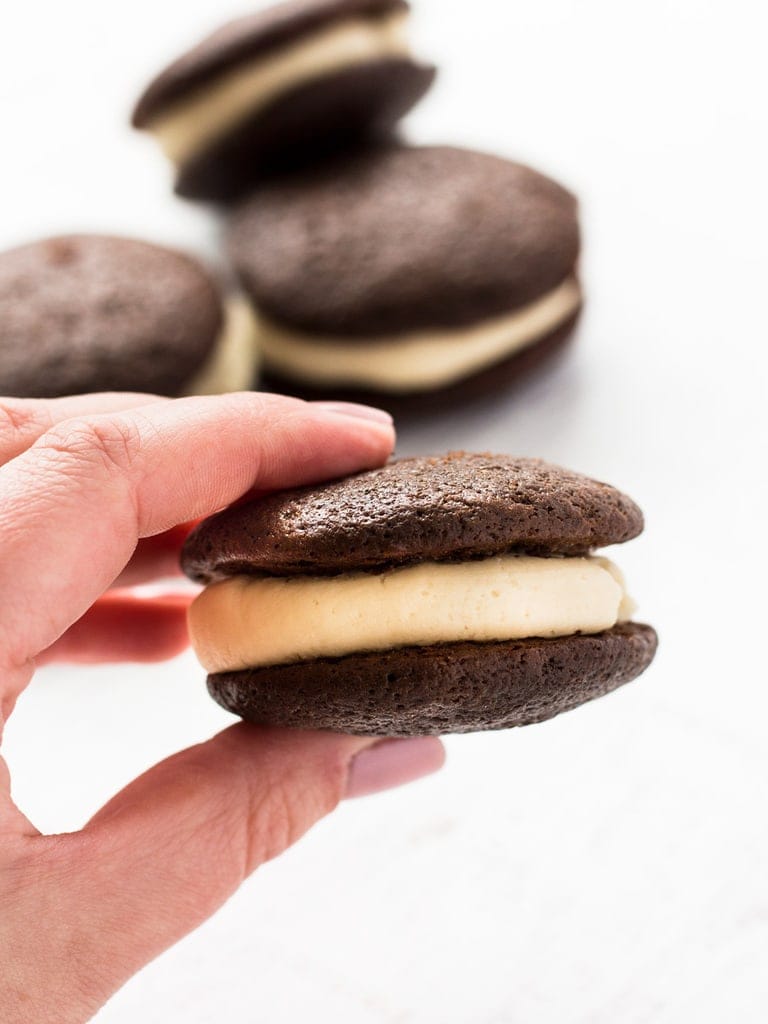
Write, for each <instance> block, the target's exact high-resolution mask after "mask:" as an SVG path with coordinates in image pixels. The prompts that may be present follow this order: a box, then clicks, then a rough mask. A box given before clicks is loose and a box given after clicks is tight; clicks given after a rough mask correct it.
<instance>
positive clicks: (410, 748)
mask: <svg viewBox="0 0 768 1024" xmlns="http://www.w3.org/2000/svg"><path fill="white" fill-rule="evenodd" d="M393 444H394V432H393V428H392V426H391V423H390V422H389V421H388V419H387V418H386V417H385V416H383V415H382V414H378V413H376V412H375V411H373V410H366V409H365V408H361V407H350V406H332V407H329V406H327V405H320V404H317V403H314V404H307V403H304V402H300V401H298V400H295V399H288V398H282V397H279V396H274V395H256V394H241V395H228V396H225V397H220V398H190V399H180V400H175V401H171V400H167V399H158V398H155V397H154V396H149V395H90V396H82V397H76V398H67V399H58V400H55V401H24V400H17V399H4V400H0V594H4V595H11V594H12V595H13V600H12V601H4V602H3V603H2V605H0V738H1V737H2V730H3V727H4V725H5V723H6V722H7V721H8V718H9V716H10V715H11V713H12V712H13V708H14V705H15V703H16V700H17V698H18V697H19V695H20V694H21V693H22V692H23V690H24V689H25V688H26V686H28V685H29V683H30V681H31V680H32V677H33V674H34V671H35V667H36V665H39V664H43V663H48V662H53V661H57V660H66V661H69V662H80V663H98V662H107V661H119V660H131V661H146V662H149V661H158V660H162V659H165V658H169V657H172V656H173V655H175V654H177V653H179V652H180V651H181V650H182V649H183V648H184V647H185V646H186V643H187V634H186V600H185V599H182V598H175V599H166V600H154V601H148V600H146V599H144V600H140V599H139V598H137V597H135V596H132V595H131V594H129V593H126V592H125V591H124V590H115V587H126V586H130V585H131V584H136V583H141V582H147V581H150V580H153V579H156V578H158V577H161V576H166V575H168V573H169V572H174V571H176V566H177V559H178V549H179V545H180V542H181V538H182V536H183V530H181V529H180V528H179V524H184V523H187V522H189V521H190V520H195V519H198V518H201V517H203V516H206V515H209V514H211V513H212V512H214V511H216V510H218V509H220V508H222V507H224V506H226V505H228V504H229V503H231V502H232V501H235V500H237V499H238V498H239V497H241V496H242V495H243V494H246V493H248V492H250V491H264V490H271V489H275V488H281V487H290V486H295V485H299V484H303V483H314V482H317V481H320V480H323V479H327V478H331V477H336V476H340V475H343V474H347V473H351V472H355V471H357V470H360V469H364V468H370V467H374V466H377V465H380V464H382V463H383V462H385V461H386V459H387V458H388V456H389V455H390V453H391V451H392V447H393ZM137 671H140V669H138V668H137ZM190 685H192V686H195V685H201V680H190ZM442 760H443V749H442V746H441V744H440V743H439V741H438V740H434V739H424V740H415V741H399V742H395V741H389V742H386V743H383V744H382V743H380V742H379V743H377V741H375V740H371V739H366V738H360V737H357V738H356V737H348V736H340V735H332V734H330V733H298V732H289V731H281V730H274V729H266V728H260V727H256V726H249V725H244V724H238V725H234V726H232V727H231V728H229V729H227V730H225V731H224V732H222V733H220V734H219V735H218V736H215V737H213V739H211V740H209V741H208V742H206V743H203V744H200V745H199V746H196V747H193V748H190V749H188V750H185V751H183V752H181V753H179V754H176V755H175V756H173V757H171V758H170V759H168V760H166V761H164V762H162V763H161V764H159V765H157V766H156V767H154V768H152V769H151V770H150V771H149V772H147V773H146V774H144V775H142V776H141V777H140V778H138V779H136V780H135V781H134V782H132V783H131V784H130V785H129V786H127V787H126V789H124V790H123V791H122V792H120V793H118V794H117V795H116V796H115V797H113V799H112V800H110V801H109V802H108V803H107V804H106V806H104V807H102V808H101V810H98V811H97V812H96V813H95V814H94V816H93V817H92V818H91V820H90V821H89V822H88V823H87V824H86V825H85V826H84V828H82V829H81V830H80V831H79V832H74V833H69V834H66V835H60V836H45V835H41V833H40V832H39V831H38V830H37V829H36V828H35V827H34V825H33V824H32V823H31V822H30V821H29V820H28V819H27V818H26V816H25V815H24V813H23V812H22V810H21V809H19V808H17V807H16V805H15V804H14V802H13V800H12V797H11V780H10V775H9V772H8V767H7V765H6V763H5V761H3V760H2V758H0V951H2V952H1V953H0V1020H2V1021H3V1022H5V1024H21V1022H24V1024H49V1022H50V1024H53V1022H55V1024H80V1022H84V1021H87V1020H89V1019H90V1018H91V1017H92V1016H93V1014H95V1013H96V1011H97V1010H98V1009H99V1008H100V1007H101V1006H102V1005H103V1004H104V1003H105V1002H106V1000H107V999H108V998H109V997H110V996H111V995H112V994H113V993H114V992H115V991H116V990H117V989H118V988H119V987H120V986H121V985H123V984H124V983H125V982H126V981H127V980H128V979H129V978H130V977H131V976H132V975H133V974H135V973H136V972H137V971H138V970H140V969H141V968H142V967H143V966H144V965H145V964H147V963H148V962H149V961H150V960H152V959H153V958H154V957H156V956H157V955H158V954H159V953H160V952H162V951H163V950H165V949H167V948H168V947H169V946H171V945H172V944H173V943H174V942H177V941H178V940H179V939H181V938H182V937H183V936H184V935H186V934H187V933H189V932H190V931H192V930H193V929H195V928H197V927H198V926H199V925H200V924H202V922H203V921H205V919H206V918H208V917H209V916H210V915H211V914H212V913H213V912H214V911H215V910H216V909H217V908H218V907H220V906H221V904H222V903H223V902H224V901H225V900H227V899H228V898H229V897H230V896H231V895H232V894H233V893H234V892H235V890H236V889H237V888H238V886H239V885H240V883H241V882H242V881H243V880H244V879H245V878H247V877H248V875H250V874H251V873H252V872H253V871H254V870H255V869H256V868H257V867H258V866H259V865H260V864H263V863H264V862H265V861H267V860H269V859H270V858H272V857H274V856H276V855H278V854H279V853H281V852H282V851H283V850H285V849H286V848H287V847H288V846H290V845H291V844H292V843H293V842H295V841H296V840H297V839H299V838H300V837H301V836H302V835H303V834H304V833H305V832H306V831H307V829H309V828H310V827H311V826H312V825H313V824H314V823H315V822H316V821H317V820H318V819H319V818H321V817H323V816H324V815H326V814H328V813H329V812H330V811H331V810H333V809H334V808H335V807H336V805H337V804H338V803H339V801H340V800H342V799H343V798H345V797H348V796H360V795H365V794H367V793H371V792H375V791H377V790H379V789H384V788H387V787H389V786H393V785H398V784H400V783H402V782H407V781H409V780H411V779H414V778H418V777H420V776H422V775H425V774H427V773H429V772H431V771H434V770H436V769H437V768H439V767H440V765H441V764H442ZM127 922H129V923H130V925H129V926H126V923H127Z"/></svg>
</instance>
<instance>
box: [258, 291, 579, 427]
mask: <svg viewBox="0 0 768 1024" xmlns="http://www.w3.org/2000/svg"><path fill="white" fill-rule="evenodd" d="M580 316H581V310H579V311H578V312H577V313H576V314H575V315H574V316H572V317H571V318H570V319H569V320H568V321H566V322H565V323H564V324H561V325H560V327H558V328H557V329H556V330H554V331H552V332H550V333H549V334H547V335H546V336H545V337H543V338H541V339H540V340H539V341H537V342H534V344H532V345H528V346H526V347H525V348H524V349H521V350H520V351H519V352H516V353H515V354H514V355H513V356H510V357H509V358H508V359H505V360H504V361H503V362H501V363H495V364H494V365H493V366H488V367H486V368H485V369H484V370H481V371H480V372H479V373H476V374H474V376H472V377H467V378H465V379H464V380H460V381H457V382H456V383H455V384H451V385H449V386H448V387H444V388H440V389H439V390H435V391H426V392H413V393H411V394H388V393H384V392H381V391H366V390H362V389H359V388H354V389H350V388H343V387H342V388H330V387H312V386H310V385H307V384H304V383H299V382H297V381H295V380H288V379H287V378H285V377H282V376H280V375H278V374H276V373H275V372H274V371H271V370H270V369H269V367H265V368H264V370H263V372H262V374H261V378H260V387H261V389H262V390H263V391H270V392H277V393H280V394H288V395H293V396H295V397H297V398H303V399H306V400H307V401H323V400H329V399H330V400H334V401H345V402H362V403H363V404H365V405H376V406H378V407H379V408H382V409H386V410H387V412H390V413H392V415H393V416H396V417H398V419H404V420H408V419H417V418H418V417H420V416H424V415H426V414H433V413H438V414H439V413H440V411H441V410H442V409H445V410H447V411H450V412H452V413H453V412H455V410H456V403H457V402H460V403H461V405H462V407H463V408H468V407H470V406H471V405H472V404H473V403H481V402H482V403H484V402H487V401H488V400H489V399H493V398H495V397H497V396H500V395H503V394H506V393H508V392H510V391H512V390H513V389H514V388H515V387H517V386H520V385H524V384H525V382H526V380H527V379H528V378H529V377H531V376H535V375H536V373H537V372H538V371H540V370H541V371H543V370H545V369H547V368H549V367H550V366H551V364H552V362H553V361H554V360H555V359H557V357H558V356H559V355H561V354H562V353H563V352H564V351H565V349H566V348H567V346H568V344H569V343H570V342H571V340H572V338H573V334H574V331H575V329H576V326H577V324H578V321H579V318H580Z"/></svg>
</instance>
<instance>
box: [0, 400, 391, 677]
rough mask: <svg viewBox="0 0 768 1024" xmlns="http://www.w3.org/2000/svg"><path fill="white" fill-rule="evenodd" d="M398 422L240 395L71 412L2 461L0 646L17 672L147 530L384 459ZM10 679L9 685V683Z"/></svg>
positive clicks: (103, 584) (97, 590)
mask: <svg viewBox="0 0 768 1024" xmlns="http://www.w3.org/2000/svg"><path fill="white" fill-rule="evenodd" d="M393 441H394V435H393V430H392V427H391V424H390V423H388V422H382V421H381V419H379V420H373V419H371V420H369V419H361V418H359V411H357V410H356V411H355V412H354V414H352V415H350V414H348V413H347V412H336V411H329V410H328V409H325V408H323V407H319V406H314V405H311V404H307V403H305V402H301V401H298V400H296V399H288V398H281V397H279V396H275V395H257V394H240V395H226V396H223V397H219V398H189V399H180V400H177V401H173V402H157V403H154V404H151V405H145V406H143V407H141V408H139V409H132V410H126V411H123V412H120V413H111V414H108V415H97V416H88V417H81V418H78V419H73V420H67V421H65V422H64V423H61V424H59V425H58V426H55V427H54V428H52V429H51V430H50V431H48V432H47V433H46V434H44V435H43V436H42V437H41V438H40V439H39V440H38V441H37V442H36V443H35V444H34V445H33V446H32V448H30V449H28V450H27V451H26V452H24V453H23V454H22V455H20V456H19V457H18V458H16V459H14V460H13V461H12V462H10V463H8V464H6V465H5V466H3V467H2V468H0V494H1V495H2V505H1V506H0V534H1V535H2V536H3V537H4V547H3V552H2V556H3V557H2V559H1V560H0V593H2V594H3V602H4V604H3V614H2V617H1V618H0V650H2V652H3V654H2V656H3V658H4V659H5V664H6V666H7V669H8V671H9V673H10V672H11V671H12V670H18V674H19V676H21V675H22V674H23V672H24V670H25V667H26V665H27V662H28V660H29V659H30V658H34V657H35V656H36V655H37V654H38V653H39V652H40V651H43V650H46V649H47V648H49V647H50V646H51V645H52V644H53V643H54V642H55V641H56V640H57V639H58V638H59V637H60V636H61V635H62V634H63V633H64V631H65V630H66V629H67V628H68V627H69V626H71V625H72V624H73V622H75V621H77V620H78V619H79V618H80V617H81V616H82V615H84V614H85V612H86V611H87V609H88V608H89V607H90V606H91V605H92V604H93V603H94V601H96V600H97V598H98V597H99V596H100V595H101V594H102V593H103V592H104V591H105V590H106V589H107V588H108V587H109V586H110V585H111V584H112V583H113V582H114V581H115V579H116V578H117V577H118V576H119V574H120V573H121V572H122V571H123V569H124V568H125V566H126V565H127V564H128V562H129V560H130V558H131V556H132V554H133V552H134V551H135V549H136V545H137V543H138V541H139V540H140V539H141V538H145V537H151V536H154V535H156V534H158V533H161V532H163V531H166V530H169V529H171V528H172V527H173V526H175V525H176V524H178V523H180V522H185V521H188V520H190V519H196V518H199V517H202V516H205V515H208V514H210V513H212V512H214V511H216V510H218V509H220V508H222V507H224V506H226V505H228V504H230V503H231V502H232V501H234V500H235V499H237V498H238V497H239V496H241V495H242V494H243V493H245V492H246V491H248V490H250V489H251V488H263V489H272V488H276V487H289V486H293V485H297V484H302V483H310V482H315V481H318V480H322V479H326V478H329V477H334V476H341V475H344V474H347V473H350V472H353V471H355V470H360V469H364V468H368V467H372V466H376V465H380V464H382V463H383V462H384V461H386V459H387V457H388V455H389V454H390V452H391V449H392V446H393ZM11 685H12V684H11Z"/></svg>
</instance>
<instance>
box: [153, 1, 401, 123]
mask: <svg viewBox="0 0 768 1024" xmlns="http://www.w3.org/2000/svg"><path fill="white" fill-rule="evenodd" d="M398 10H403V11H406V10H408V4H407V3H406V2H405V0H289V2H288V3H282V4H277V5H276V6H274V7H269V8H267V9H266V10H261V11H256V12H255V13H253V14H248V15H246V16H245V17H243V18H237V19H236V20H235V21H230V22H227V24H226V25H222V26H221V28H219V29H217V30H216V31H215V32H213V33H211V35H209V36H206V38H205V39H203V40H202V41H201V42H200V43H198V44H197V46H195V47H194V48H193V49H191V50H189V51H188V52H187V53H185V54H183V55H182V56H181V57H179V58H178V60H175V61H174V62H173V63H172V64H171V65H170V66H169V67H167V68H166V69H165V70H164V71H162V72H161V73H160V74H159V75H158V76H157V78H155V79H154V81H152V82H151V83H150V85H149V86H148V87H147V89H146V91H145V92H144V94H143V95H142V96H141V98H140V99H139V101H138V103H137V104H136V109H135V110H134V113H133V124H134V125H135V127H137V128H143V127H145V126H146V125H147V124H148V123H149V122H150V121H152V119H153V118H155V117H156V116H157V115H158V114H161V113H162V112H164V111H165V110H166V109H167V108H168V107H169V106H171V105H172V104H173V103H174V102H175V101H176V100H178V99H181V98H182V97H183V96H185V95H187V94H188V93H189V92H190V91H192V90H194V89H196V88H197V87H198V86H200V85H203V84H204V83H205V82H206V81H209V80H210V79H212V78H214V77H215V76H216V75H218V74H219V73H220V72H221V71H223V70H225V69H227V68H228V67H230V66H231V65H234V64H238V63H240V62H241V61H246V60H250V59H251V58H252V57H258V56H260V55H262V54H264V53H266V52H268V51H269V50H271V49H273V48H276V47H279V46H283V45H284V44H286V43H290V42H294V41H296V40H298V39H300V38H301V37H302V36H304V35H307V34H308V33H310V32H313V31H314V30H315V29H319V28H324V27H325V26H326V25H328V24H330V23H332V22H335V21H339V20H342V19H346V18H354V17H356V16H357V17H372V16H373V17H375V16H376V15H378V14H385V13H388V12H390V11H398Z"/></svg>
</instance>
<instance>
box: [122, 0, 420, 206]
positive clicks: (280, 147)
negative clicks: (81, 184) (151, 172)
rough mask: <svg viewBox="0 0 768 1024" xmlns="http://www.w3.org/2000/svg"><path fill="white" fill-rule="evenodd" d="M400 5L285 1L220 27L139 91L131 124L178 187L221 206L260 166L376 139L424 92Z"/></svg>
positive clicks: (265, 169)
mask: <svg viewBox="0 0 768 1024" xmlns="http://www.w3.org/2000/svg"><path fill="white" fill-rule="evenodd" d="M408 15H409V5H408V4H407V3H406V2H405V0H293V2H290V3H283V4H278V5H277V6H275V7H270V8H268V9H267V10H264V11H258V12H256V13H254V14H250V15H248V16H247V17H244V18H240V19H238V20H236V21H233V22H230V23H228V24H226V25H224V26H223V27H222V28H220V29H218V31H216V32H214V33H213V34H212V35H210V36H208V37H207V38H206V39H204V40H203V41H202V42H201V43H199V44H198V45H197V46H196V47H195V48H194V49H192V50H190V51H189V52H188V53H186V54H184V55H183V56H182V57H180V58H179V59H178V60H176V61H175V62H174V63H173V64H171V65H170V67H168V68H166V69H165V70H164V71H163V72H162V73H161V74H160V75H159V76H158V77H157V78H156V79H155V80H154V81H153V82H152V83H151V84H150V85H149V86H148V88H147V89H146V91H145V92H144V94H143V96H142V97H141V99H140V100H139V102H138V104H137V106H136V109H135V111H134V115H133V124H134V126H135V127H137V128H142V129H146V130H147V131H149V132H151V133H152V134H153V135H154V136H155V137H156V138H157V140H158V142H159V143H160V145H161V146H162V148H163V149H164V150H165V152H166V154H167V155H168V157H169V158H170V159H171V160H172V161H173V163H174V164H175V165H176V167H177V172H178V174H177V182H176V191H177V192H178V193H179V194H181V195H183V196H187V197H189V198H196V199H214V200H222V201H229V200H231V199H233V198H235V197H236V196H237V195H239V194H241V193H242V192H243V191H245V190H247V189H248V188H249V187H250V186H252V185H253V183H254V181H256V180H257V179H258V178H259V177H261V176H262V175H263V174H264V173H269V172H270V171H274V170H275V169H279V168H282V167H285V166H287V165H290V164H295V163H301V162H306V161H309V160H315V159H317V158H318V157H319V156H320V155H322V154H327V153H329V152H332V151H334V150H335V149H341V148H344V147H345V146H347V145H348V144H350V143H352V142H354V141H355V140H358V139H360V138H364V137H376V136H381V135H386V134H388V133H390V132H391V131H392V129H393V128H394V126H395V125H396V124H397V122H398V121H399V120H400V119H401V118H402V117H403V116H404V115H405V114H406V113H407V112H408V111H409V110H410V109H411V107H412V106H413V105H414V104H415V103H417V102H418V100H420V99H421V97H422V96H423V95H424V94H425V93H426V92H427V90H428V89H429V87H430V85H431V84H432V81H433V79H434V77H435V69H434V68H433V67H431V66H426V65H424V64H419V63H417V62H416V61H415V60H414V59H413V57H412V56H411V52H410V47H409V44H408V38H407V27H408V26H407V21H408Z"/></svg>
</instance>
